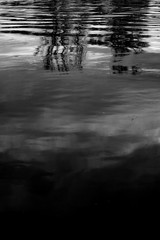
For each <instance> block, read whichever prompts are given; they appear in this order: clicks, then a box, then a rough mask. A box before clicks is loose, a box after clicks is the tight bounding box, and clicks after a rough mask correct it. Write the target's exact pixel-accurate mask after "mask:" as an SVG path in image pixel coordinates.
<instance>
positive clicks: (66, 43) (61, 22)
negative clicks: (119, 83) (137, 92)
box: [35, 0, 149, 74]
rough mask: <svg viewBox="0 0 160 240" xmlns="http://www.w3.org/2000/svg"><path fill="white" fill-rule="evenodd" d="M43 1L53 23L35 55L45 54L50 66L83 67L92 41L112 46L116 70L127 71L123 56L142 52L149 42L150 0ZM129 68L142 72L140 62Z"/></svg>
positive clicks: (64, 70)
mask: <svg viewBox="0 0 160 240" xmlns="http://www.w3.org/2000/svg"><path fill="white" fill-rule="evenodd" d="M41 4H42V3H41ZM43 4H44V5H46V6H47V7H48V8H47V9H48V12H49V14H50V16H52V22H51V25H52V27H48V26H47V25H46V30H45V32H44V34H43V37H41V41H40V45H39V46H38V47H37V49H36V51H35V55H37V54H40V55H41V56H42V59H43V63H44V68H45V69H47V70H48V69H49V70H58V71H61V72H68V71H70V70H73V69H79V70H81V69H82V68H83V60H84V57H85V53H86V48H87V44H91V45H103V46H107V47H111V49H112V50H113V51H112V52H113V64H112V70H113V72H114V73H122V72H127V71H128V66H127V65H124V64H123V58H124V57H125V56H127V55H130V54H131V53H133V54H139V53H142V52H143V49H144V48H145V47H147V46H148V43H147V42H146V40H144V39H145V38H146V37H147V35H146V29H147V23H146V19H145V18H146V15H145V11H146V9H147V7H148V4H149V0H147V1H143V0H142V1H137V0H127V1H126V0H122V1H118V0H109V1H103V0H87V1H84V0H79V1H78V0H77V1H74V2H73V1H64V0H61V1H58V0H54V1H47V2H44V3H43ZM104 32H105V33H104ZM144 37H145V38H144ZM130 69H131V71H132V73H133V74H136V73H138V72H139V67H138V66H137V65H132V66H130Z"/></svg>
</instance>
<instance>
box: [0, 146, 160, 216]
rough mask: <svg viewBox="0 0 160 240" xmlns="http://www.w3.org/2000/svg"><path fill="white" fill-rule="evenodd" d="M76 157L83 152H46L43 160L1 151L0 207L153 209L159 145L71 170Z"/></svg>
mask: <svg viewBox="0 0 160 240" xmlns="http://www.w3.org/2000/svg"><path fill="white" fill-rule="evenodd" d="M78 156H79V158H81V159H85V158H86V156H87V152H86V154H83V155H80V153H79V152H71V151H70V152H68V153H67V154H66V153H62V152H61V153H56V154H55V153H54V154H50V156H49V155H48V156H47V155H46V161H45V162H43V163H42V162H38V161H34V160H32V161H30V162H23V161H20V160H16V159H14V158H13V157H11V155H10V154H9V153H7V152H5V153H1V154H0V159H1V163H0V212H1V213H2V214H3V213H4V214H23V216H25V215H27V214H32V215H33V216H36V215H38V216H39V215H48V216H52V217H53V216H54V218H63V217H67V218H68V217H75V218H76V217H77V218H79V217H84V216H85V217H87V218H92V217H93V216H94V217H95V216H101V215H104V216H106V217H107V218H109V217H111V216H112V217H113V214H117V215H118V214H119V213H121V214H124V213H125V212H126V213H127V214H134V213H145V212H146V211H147V212H149V211H150V212H152V211H157V213H159V211H160V207H159V201H160V161H159V159H160V145H159V144H155V145H150V146H144V147H141V148H139V149H136V150H135V151H133V152H132V153H131V154H128V155H125V156H120V157H115V158H112V161H115V162H116V164H114V165H110V166H108V167H104V168H99V169H92V170H91V169H86V170H83V171H74V168H72V167H71V166H72V165H73V164H74V157H75V158H77V157H78ZM54 159H56V161H55V165H54V166H52V168H51V165H50V164H51V161H54ZM106 161H108V159H107V158H106ZM49 162H50V164H49ZM64 163H65V164H64ZM48 164H49V165H50V170H47V168H48V166H47V165H48ZM106 214H107V215H106ZM117 215H116V216H117ZM114 216H115V215H114Z"/></svg>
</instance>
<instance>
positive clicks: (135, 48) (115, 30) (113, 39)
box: [109, 0, 149, 74]
mask: <svg viewBox="0 0 160 240" xmlns="http://www.w3.org/2000/svg"><path fill="white" fill-rule="evenodd" d="M148 4H149V1H143V0H142V1H137V0H128V1H125V0H122V1H118V0H112V6H113V12H112V13H113V14H115V16H113V17H112V19H111V20H110V24H111V25H112V26H111V32H112V33H111V35H110V38H109V41H110V45H111V47H112V49H113V59H114V60H113V66H112V70H113V72H114V73H122V72H126V71H128V66H126V65H125V66H124V65H123V63H122V60H123V57H125V56H126V55H129V54H130V53H131V52H133V53H134V54H139V53H142V52H143V49H144V48H145V47H147V46H148V43H147V42H146V41H145V40H144V36H145V37H147V35H146V34H144V33H145V32H146V26H147V25H146V19H145V11H144V10H145V9H146V8H147V7H148ZM126 12H127V13H126ZM118 13H121V14H122V16H121V15H118ZM123 14H124V15H123ZM130 67H131V71H132V73H133V74H136V73H137V72H139V67H138V66H137V65H132V66H130Z"/></svg>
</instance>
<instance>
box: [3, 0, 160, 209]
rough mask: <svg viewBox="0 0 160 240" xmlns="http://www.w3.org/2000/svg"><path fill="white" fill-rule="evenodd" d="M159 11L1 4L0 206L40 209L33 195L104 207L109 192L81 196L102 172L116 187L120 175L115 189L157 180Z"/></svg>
mask: <svg viewBox="0 0 160 240" xmlns="http://www.w3.org/2000/svg"><path fill="white" fill-rule="evenodd" d="M159 13H160V1H158V0H157V1H156V0H150V1H149V0H145V1H143V0H142V1H140V0H139V1H138V0H128V1H127V0H122V1H118V0H108V1H103V0H87V1H83V0H79V1H78V0H70V1H67V0H65V1H63V0H59V1H58V0H57V1H56V0H55V1H54V0H48V1H47V0H45V1H43V0H41V1H38V0H35V1H34V0H28V1H27V0H23V1H22V0H21V1H18V0H17V1H14V0H8V1H1V2H0V151H1V162H2V166H1V170H0V173H1V175H2V177H1V179H2V180H1V183H0V184H1V185H0V188H1V189H2V191H1V192H2V194H1V195H2V197H1V206H2V207H1V209H2V210H3V209H7V210H8V209H18V210H19V209H20V210H21V209H25V208H26V209H28V208H30V207H31V208H32V207H33V208H36V207H35V205H33V202H34V201H35V202H36V206H38V207H37V209H39V208H41V207H42V205H44V209H46V208H47V206H48V205H49V206H50V207H51V206H52V207H53V209H54V207H55V206H58V207H60V208H61V206H62V205H63V207H64V205H65V204H69V206H70V205H76V206H79V205H80V206H81V205H82V206H83V204H84V205H85V206H88V205H91V206H95V205H94V204H95V203H96V206H97V204H102V202H103V204H102V205H103V206H104V205H105V204H104V202H105V200H103V201H101V200H102V199H103V198H104V199H106V198H107V197H106V192H105V191H104V192H105V193H104V192H103V191H102V192H101V194H100V195H102V196H101V198H98V199H97V197H95V194H93V189H94V187H93V186H92V187H91V189H92V188H93V189H92V190H90V191H91V194H90V197H89V200H88V197H86V195H87V194H86V195H85V193H86V191H88V189H90V181H92V178H93V179H98V180H97V182H98V183H97V182H96V180H94V181H95V182H96V183H95V184H96V187H95V192H96V191H97V185H98V184H100V183H101V180H99V178H100V175H101V174H102V176H104V179H103V182H105V183H106V182H107V183H108V182H113V184H115V185H116V184H117V182H114V181H115V180H114V181H113V179H114V176H117V175H118V177H117V178H116V179H117V180H116V181H118V182H121V180H122V179H123V177H124V180H123V181H124V182H125V183H124V182H123V181H122V182H123V183H121V184H120V186H119V185H118V189H119V188H120V189H121V187H122V188H124V186H125V187H126V182H128V181H131V182H132V181H133V179H134V180H135V179H136V181H137V179H138V181H139V179H140V178H139V176H143V175H146V174H148V175H149V176H150V175H151V176H152V178H151V179H152V180H151V183H153V179H154V178H155V175H156V177H157V173H159V161H158V157H157V156H159V154H160V150H159V141H160V124H159V123H160V114H159V113H160V104H159V103H160V93H159V89H160V82H159V77H160V64H159V57H160V43H159V40H160V28H159V27H160V14H159ZM146 146H147V147H146ZM137 149H138V150H137ZM122 159H123V160H122ZM137 159H139V162H137ZM144 159H145V160H144ZM121 160H122V162H123V164H124V165H125V164H129V166H128V165H127V169H130V171H131V172H132V174H129V177H128V175H127V176H126V175H125V174H124V172H125V171H124V168H123V169H121V167H119V162H121ZM130 160H132V161H130ZM134 160H135V161H134ZM124 161H125V163H124ZM4 164H6V165H4ZM117 164H118V167H117ZM112 166H115V168H116V170H114V168H112ZM125 166H126V165H125ZM103 168H104V169H103ZM110 168H111V169H112V170H111V173H110V170H109V169H110ZM117 168H118V170H117ZM125 168H126V167H125ZM96 169H97V170H96ZM105 169H106V171H107V172H106V173H105V172H104V171H105ZM92 171H95V172H94V173H92ZM101 171H102V172H101ZM127 171H128V170H127ZM79 172H83V174H84V175H82V176H79V175H78V176H77V175H75V174H78V173H79ZM10 173H11V175H10ZM108 173H109V176H110V178H109V177H107V178H106V176H108ZM148 175H147V176H148ZM8 176H10V177H8ZM87 176H88V177H87ZM122 176H123V177H122ZM4 179H9V180H4ZM37 179H38V180H37ZM75 179H78V180H75ZM88 179H90V180H88ZM6 181H7V182H6ZM76 181H78V182H77V183H76ZM85 181H86V182H87V184H88V185H87V184H86V186H87V187H84V182H85ZM71 182H73V183H74V184H71ZM64 183H65V184H64ZM138 183H139V182H138ZM138 183H137V182H136V184H137V185H136V186H138ZM149 183H150V182H149ZM151 183H150V185H151ZM76 184H77V185H76ZM53 185H54V186H53ZM102 185H105V184H102ZM98 186H99V185H98ZM100 186H101V184H100ZM112 187H113V186H112V184H111V186H110V188H112ZM61 188H62V189H64V188H65V189H69V193H70V194H68V195H67V196H68V198H67V201H66V202H67V203H66V202H65V201H64V199H65V197H64V196H66V195H65V193H66V192H65V193H63V194H62V196H61V195H60V196H59V195H58V196H59V198H58V197H57V192H56V191H59V189H61ZM28 189H29V190H28ZM53 189H54V190H53ZM57 189H58V190H57ZM127 189H128V188H127ZM103 190H104V189H103ZM66 191H67V190H66ZM53 192H54V193H53ZM55 192H56V193H55ZM77 192H78V194H79V195H78V196H79V197H78V198H79V199H80V200H77V197H76V196H77ZM79 192H80V193H79ZM58 193H59V192H58ZM102 193H103V194H102ZM47 194H50V195H49V197H48V195H47ZM41 195H45V196H46V195H47V197H46V199H45V201H46V202H45V204H41V197H40V196H41ZM84 195H85V197H84ZM93 195H94V196H93ZM55 196H56V197H55ZM81 196H83V197H82V198H81ZM87 196H88V195H87ZM104 196H105V197H104ZM53 198H54V203H53V204H51V202H50V201H51V200H50V199H53ZM6 199H7V200H6ZM57 199H58V200H57ZM59 199H60V200H59ZM82 199H83V201H82ZM95 199H96V200H95ZM61 201H62V202H61ZM106 201H108V200H106ZM64 202H65V203H64ZM97 202H98V203H97ZM113 202H114V201H113ZM72 203H73V204H72ZM114 203H115V202H114ZM38 204H39V205H38ZM65 206H66V205H65ZM67 206H68V205H67ZM64 208H65V207H64Z"/></svg>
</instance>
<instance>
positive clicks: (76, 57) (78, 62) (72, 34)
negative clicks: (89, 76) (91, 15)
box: [35, 0, 86, 72]
mask: <svg viewBox="0 0 160 240" xmlns="http://www.w3.org/2000/svg"><path fill="white" fill-rule="evenodd" d="M72 7H73V6H72ZM69 8H70V3H69V2H68V1H57V0H55V1H52V2H50V8H49V10H50V12H51V13H52V16H53V19H52V30H51V32H48V31H46V32H45V36H43V37H41V43H40V45H39V46H38V48H37V49H36V52H35V55H37V54H39V53H40V54H41V56H42V58H43V63H44V68H45V69H50V70H58V71H61V72H67V71H69V70H73V69H74V68H76V69H79V70H81V69H82V68H83V64H82V61H83V57H84V55H85V47H86V35H85V30H84V28H83V19H84V18H85V13H76V16H75V18H76V19H75V20H73V21H72V17H74V12H71V11H70V10H69V11H68V10H67V9H69Z"/></svg>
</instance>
